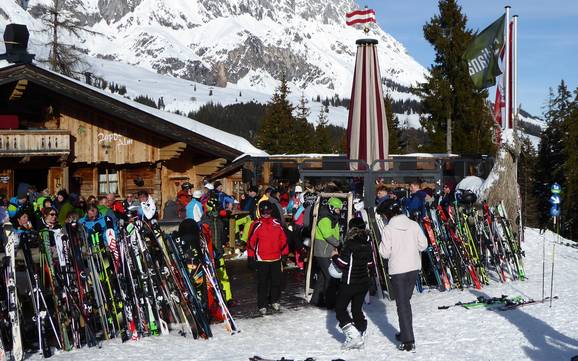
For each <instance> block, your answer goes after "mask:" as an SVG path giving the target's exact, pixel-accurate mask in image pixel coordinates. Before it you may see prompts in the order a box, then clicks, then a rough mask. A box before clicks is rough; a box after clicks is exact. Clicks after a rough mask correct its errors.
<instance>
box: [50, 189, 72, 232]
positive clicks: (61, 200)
mask: <svg viewBox="0 0 578 361" xmlns="http://www.w3.org/2000/svg"><path fill="white" fill-rule="evenodd" d="M54 203H55V205H56V209H57V210H58V223H59V224H64V223H65V222H66V217H68V213H70V212H72V211H73V210H74V206H73V205H72V202H70V197H69V196H68V192H67V191H66V190H65V189H61V190H59V191H58V193H56V202H54Z"/></svg>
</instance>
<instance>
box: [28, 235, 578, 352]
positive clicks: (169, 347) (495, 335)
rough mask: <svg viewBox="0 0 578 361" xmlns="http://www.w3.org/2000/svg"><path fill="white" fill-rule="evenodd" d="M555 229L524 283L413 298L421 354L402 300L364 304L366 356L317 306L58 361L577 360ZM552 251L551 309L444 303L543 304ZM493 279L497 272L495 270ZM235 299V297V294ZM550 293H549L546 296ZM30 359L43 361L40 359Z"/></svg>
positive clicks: (567, 264) (576, 255)
mask: <svg viewBox="0 0 578 361" xmlns="http://www.w3.org/2000/svg"><path fill="white" fill-rule="evenodd" d="M560 241H564V242H566V241H565V240H558V238H557V236H556V235H554V234H553V233H551V232H547V233H546V234H545V235H544V238H543V236H542V235H540V234H539V232H538V231H537V230H534V229H527V230H526V242H525V243H524V244H523V248H524V250H525V252H526V259H525V265H526V274H527V277H528V280H527V281H525V282H520V281H517V282H511V283H506V284H500V283H495V282H493V283H492V285H490V286H488V287H485V288H483V289H482V290H473V289H466V290H464V291H459V290H452V291H449V292H439V291H437V290H434V291H430V292H424V293H422V294H417V293H416V294H414V297H413V298H412V307H413V314H414V333H415V337H416V345H417V353H415V354H409V353H406V352H400V351H397V350H396V349H395V338H394V335H395V332H397V330H398V319H397V314H396V306H395V303H394V302H390V301H385V300H378V299H375V298H373V299H372V303H371V304H370V305H365V306H364V311H365V313H366V316H367V319H368V333H369V334H368V338H367V343H366V347H365V349H363V350H359V351H347V352H343V351H341V350H340V348H339V347H340V344H341V342H343V340H344V337H343V335H342V334H341V332H340V331H339V330H338V328H337V321H336V320H335V314H334V313H333V312H328V311H324V310H320V309H317V308H305V309H301V310H297V311H289V310H288V311H285V312H283V313H282V314H280V315H277V316H265V317H264V318H259V319H252V320H239V322H238V323H239V327H240V328H241V330H242V331H241V333H239V334H237V335H233V336H230V335H228V334H227V333H226V332H225V331H224V329H223V327H222V326H221V325H215V326H214V327H213V330H214V333H215V337H214V338H213V339H211V340H209V341H194V340H193V339H192V338H190V337H188V338H183V337H181V336H177V335H174V336H173V335H171V336H166V337H164V336H162V337H148V338H144V339H142V340H140V341H136V342H133V341H129V342H127V343H125V344H122V343H121V342H120V341H119V340H113V341H109V342H105V343H104V345H103V347H102V349H100V350H98V349H88V348H84V349H82V350H78V351H73V352H67V353H58V354H57V355H55V356H54V357H53V359H54V360H83V359H84V360H95V361H96V360H102V361H108V360H129V359H130V360H139V361H148V360H151V361H153V360H154V361H157V360H203V361H213V360H214V361H217V360H219V361H221V360H234V361H237V360H238V361H246V360H248V358H249V357H251V356H253V355H260V356H263V357H269V358H281V357H282V356H284V357H286V358H289V359H295V360H304V359H305V358H306V357H314V358H316V359H317V360H318V361H326V360H327V361H329V360H334V359H338V358H342V359H344V360H347V361H355V360H359V361H361V360H431V361H437V360H439V361H442V360H443V361H445V360H452V361H453V360H476V361H490V360H491V361H496V360H536V361H539V360H543V361H551V360H570V358H571V357H572V356H574V355H578V320H577V319H576V317H575V314H576V297H577V295H578V284H577V282H576V267H577V265H578V249H576V248H571V247H567V246H564V245H561V244H558V243H556V242H560ZM543 242H545V245H546V247H545V249H546V255H545V256H546V262H547V263H546V270H547V272H546V285H549V282H550V269H551V266H550V261H551V259H552V252H553V246H554V243H556V244H555V247H556V250H555V254H556V258H555V261H556V265H555V279H554V295H557V296H558V297H559V299H558V300H556V301H554V302H553V304H552V308H550V307H548V303H544V304H542V303H538V304H534V305H531V306H526V307H521V308H519V309H517V310H510V311H497V310H491V309H472V310H466V309H464V308H461V307H452V308H450V309H447V310H438V306H442V305H454V304H455V303H456V302H458V301H462V302H469V301H472V300H474V299H476V297H478V296H488V297H500V296H501V295H503V294H505V295H509V296H523V297H525V298H533V299H541V293H542V288H541V287H542V286H541V285H542V246H543ZM490 277H493V275H492V274H491V273H490ZM233 292H234V290H233ZM546 294H547V295H549V288H548V289H547V290H546ZM30 359H31V360H40V359H41V356H39V355H35V356H33V357H31V358H30Z"/></svg>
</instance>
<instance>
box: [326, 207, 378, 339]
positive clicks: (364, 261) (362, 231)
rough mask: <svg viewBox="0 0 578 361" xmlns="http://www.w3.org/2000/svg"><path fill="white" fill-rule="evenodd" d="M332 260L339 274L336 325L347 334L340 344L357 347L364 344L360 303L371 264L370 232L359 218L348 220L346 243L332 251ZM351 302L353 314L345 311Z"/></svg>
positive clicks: (364, 292) (366, 286)
mask: <svg viewBox="0 0 578 361" xmlns="http://www.w3.org/2000/svg"><path fill="white" fill-rule="evenodd" d="M332 262H333V263H332V265H333V266H337V268H339V269H340V270H341V274H342V276H341V284H340V286H339V291H338V293H337V301H336V303H335V313H336V316H337V320H338V321H339V327H340V328H341V330H342V331H343V333H344V334H345V337H346V339H345V342H344V343H343V346H342V348H344V349H350V348H359V347H362V346H363V343H364V337H363V336H364V335H365V330H366V329H367V320H366V319H365V315H364V314H363V310H362V306H363V301H364V299H365V295H366V293H367V292H368V290H369V283H370V276H369V267H370V266H371V265H372V264H373V254H372V250H371V245H370V243H369V234H368V232H367V230H366V228H365V223H364V222H363V220H362V219H361V218H353V219H352V220H351V221H350V222H349V231H348V233H347V236H346V239H345V244H344V246H343V248H342V249H341V251H340V252H339V253H338V254H337V253H335V254H334V255H333V257H332ZM330 267H331V266H330ZM332 273H333V272H332ZM350 303H351V314H352V315H353V318H352V317H351V316H350V315H349V312H348V311H347V306H348V305H349V304H350Z"/></svg>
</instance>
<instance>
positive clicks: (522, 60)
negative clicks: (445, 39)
mask: <svg viewBox="0 0 578 361" xmlns="http://www.w3.org/2000/svg"><path fill="white" fill-rule="evenodd" d="M458 2H459V4H460V5H461V6H462V11H463V13H464V14H465V15H466V16H467V17H468V27H469V28H471V29H474V30H477V29H479V30H481V29H483V28H485V27H486V26H488V25H489V24H491V23H492V22H493V21H494V20H496V19H497V18H498V17H499V16H500V15H502V14H503V12H504V6H506V5H510V6H511V7H512V9H511V15H518V16H519V18H518V33H519V35H518V39H519V40H518V54H519V60H518V66H519V70H518V78H519V79H518V84H519V101H520V102H521V103H522V108H524V109H525V110H527V111H529V112H530V113H532V114H534V115H539V116H541V115H542V113H543V106H544V103H545V102H546V100H547V97H548V88H549V87H552V88H554V89H556V87H557V86H558V84H559V83H560V80H561V79H564V80H565V81H566V83H567V84H568V86H569V87H570V89H571V90H574V89H576V87H577V86H578V66H577V64H578V1H575V0H549V1H545V0H510V1H503V0H502V1H500V0H484V1H479V0H458ZM357 3H358V4H359V5H360V6H365V5H367V6H368V7H370V8H372V9H375V10H376V12H377V21H378V23H379V25H380V26H381V28H382V29H383V30H385V31H386V32H388V33H390V34H391V35H392V36H393V37H395V38H396V39H397V40H399V41H400V42H401V43H402V44H404V45H405V47H406V48H407V50H408V52H409V54H410V55H412V56H413V57H414V58H415V59H416V60H417V61H418V62H419V63H421V64H422V65H423V66H425V67H426V68H429V66H430V65H431V64H432V63H433V60H434V51H433V48H432V47H431V45H430V44H429V43H428V42H427V41H426V40H425V39H424V38H423V30H422V28H423V25H424V24H425V23H426V22H427V21H428V20H429V19H430V18H431V17H432V16H433V15H434V14H437V13H438V8H437V1H435V0H401V1H400V0H366V1H359V0H358V1H357ZM493 94H494V91H491V98H492V101H493Z"/></svg>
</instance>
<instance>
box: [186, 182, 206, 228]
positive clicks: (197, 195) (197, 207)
mask: <svg viewBox="0 0 578 361" xmlns="http://www.w3.org/2000/svg"><path fill="white" fill-rule="evenodd" d="M202 196H203V191H201V190H196V191H194V192H193V199H192V200H191V201H190V202H189V204H187V207H186V208H185V209H186V218H188V219H192V220H194V221H195V223H196V224H197V225H198V226H199V228H200V227H201V221H202V220H203V215H204V214H205V210H204V208H203V204H202V203H201V197H202Z"/></svg>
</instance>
